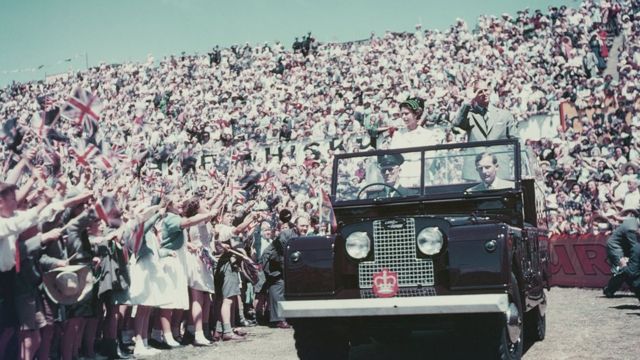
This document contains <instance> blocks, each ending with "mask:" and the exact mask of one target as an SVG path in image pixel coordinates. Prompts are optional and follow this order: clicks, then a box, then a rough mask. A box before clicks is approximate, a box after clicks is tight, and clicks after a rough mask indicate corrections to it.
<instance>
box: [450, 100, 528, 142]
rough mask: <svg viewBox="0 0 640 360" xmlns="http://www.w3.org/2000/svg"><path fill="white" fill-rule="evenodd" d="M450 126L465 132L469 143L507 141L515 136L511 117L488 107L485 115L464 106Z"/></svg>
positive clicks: (514, 126) (502, 110)
mask: <svg viewBox="0 0 640 360" xmlns="http://www.w3.org/2000/svg"><path fill="white" fill-rule="evenodd" d="M452 125H453V126H455V127H459V128H461V129H462V130H464V131H466V132H467V134H468V141H470V142H471V141H487V140H499V139H507V138H509V137H513V136H515V135H516V134H515V130H516V122H515V119H514V118H513V115H511V113H510V112H509V111H507V110H504V109H499V108H496V107H494V106H489V108H488V109H487V111H486V113H485V114H482V113H480V111H479V110H474V109H472V108H471V105H469V104H465V105H463V106H462V108H461V109H460V111H458V114H457V115H456V117H455V118H454V119H453V122H452Z"/></svg>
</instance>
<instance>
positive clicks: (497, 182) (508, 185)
mask: <svg viewBox="0 0 640 360" xmlns="http://www.w3.org/2000/svg"><path fill="white" fill-rule="evenodd" d="M514 186H515V183H514V182H513V181H510V180H504V179H500V178H499V177H496V178H495V179H494V180H493V184H491V187H488V186H487V184H485V183H484V181H483V182H481V183H480V184H478V185H475V186H472V187H470V188H468V189H467V191H468V192H474V191H483V190H495V189H513V187H514Z"/></svg>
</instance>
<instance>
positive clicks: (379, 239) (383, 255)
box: [358, 218, 434, 289]
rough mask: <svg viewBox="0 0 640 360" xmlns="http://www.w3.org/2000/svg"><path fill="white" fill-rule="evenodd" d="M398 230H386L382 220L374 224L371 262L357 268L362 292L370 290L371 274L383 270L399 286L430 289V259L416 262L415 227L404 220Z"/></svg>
mask: <svg viewBox="0 0 640 360" xmlns="http://www.w3.org/2000/svg"><path fill="white" fill-rule="evenodd" d="M405 220H406V224H405V226H404V228H401V229H385V228H384V227H383V226H382V220H376V221H374V222H373V255H374V260H373V261H363V262H361V263H360V264H359V265H358V282H359V285H360V288H361V289H368V288H372V287H373V274H374V273H377V272H379V271H380V270H382V269H384V268H386V269H389V270H391V271H393V272H395V273H397V274H398V286H399V287H402V286H418V285H422V286H433V284H434V275H433V273H434V270H433V261H431V259H419V258H418V257H417V254H416V251H417V250H416V224H415V220H414V219H412V218H408V219H405Z"/></svg>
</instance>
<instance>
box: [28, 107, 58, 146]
mask: <svg viewBox="0 0 640 360" xmlns="http://www.w3.org/2000/svg"><path fill="white" fill-rule="evenodd" d="M58 119H60V108H59V107H54V108H52V109H50V110H44V111H40V112H38V113H36V114H34V115H33V116H32V117H31V127H32V128H33V130H34V131H35V132H36V135H38V137H39V138H41V139H42V138H44V137H46V135H47V130H48V128H49V127H51V126H53V125H55V123H56V122H57V121H58Z"/></svg>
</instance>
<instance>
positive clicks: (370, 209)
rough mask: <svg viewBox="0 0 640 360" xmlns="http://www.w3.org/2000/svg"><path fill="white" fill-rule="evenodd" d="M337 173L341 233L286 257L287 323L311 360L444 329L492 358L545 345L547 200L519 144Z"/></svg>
mask: <svg viewBox="0 0 640 360" xmlns="http://www.w3.org/2000/svg"><path fill="white" fill-rule="evenodd" d="M357 169H364V173H365V174H366V176H365V180H364V181H361V180H360V179H362V177H356V176H355V175H354V174H356V170H357ZM333 172H334V173H333V182H332V200H333V201H332V203H333V208H334V211H335V216H336V219H337V222H338V230H337V233H336V234H335V235H331V236H315V237H300V238H294V239H291V240H290V241H289V242H288V244H287V246H286V250H285V298H286V301H284V302H282V303H281V304H280V311H281V313H282V314H283V315H284V316H285V317H286V318H287V320H289V321H290V322H291V323H292V324H293V327H294V330H295V340H296V348H297V350H298V355H299V357H300V358H301V359H310V358H327V359H329V358H346V357H347V356H348V353H349V349H350V347H351V346H353V345H357V344H360V343H365V342H368V341H370V339H371V338H374V339H376V340H380V341H385V340H386V341H393V340H394V335H395V336H398V335H406V334H408V333H409V332H411V331H413V330H426V329H434V328H436V329H450V330H453V331H456V330H458V331H459V332H460V333H461V334H462V336H465V335H466V336H469V337H473V338H474V339H477V338H479V337H481V338H482V341H480V342H478V343H479V344H482V345H483V346H482V348H480V349H478V351H487V353H486V354H484V355H482V358H498V359H518V358H520V357H521V356H522V351H523V342H524V339H525V336H526V337H527V338H528V339H531V340H533V341H537V340H542V339H543V338H544V336H545V307H546V297H545V292H544V289H545V288H547V289H548V286H549V278H550V274H549V270H548V265H549V242H548V236H547V229H546V217H545V216H544V215H545V214H544V204H545V203H544V194H543V192H542V188H541V187H540V184H541V180H542V179H541V178H540V177H541V173H540V171H539V169H538V167H537V163H536V161H535V158H534V157H532V156H531V155H530V153H528V152H527V151H526V150H524V149H521V147H520V143H519V142H518V140H516V139H511V140H499V141H491V142H477V143H465V144H448V145H438V146H428V147H421V148H410V149H399V150H388V151H376V152H367V153H357V154H343V155H338V156H337V157H336V160H335V163H334V166H333ZM359 173H362V170H360V171H359Z"/></svg>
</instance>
